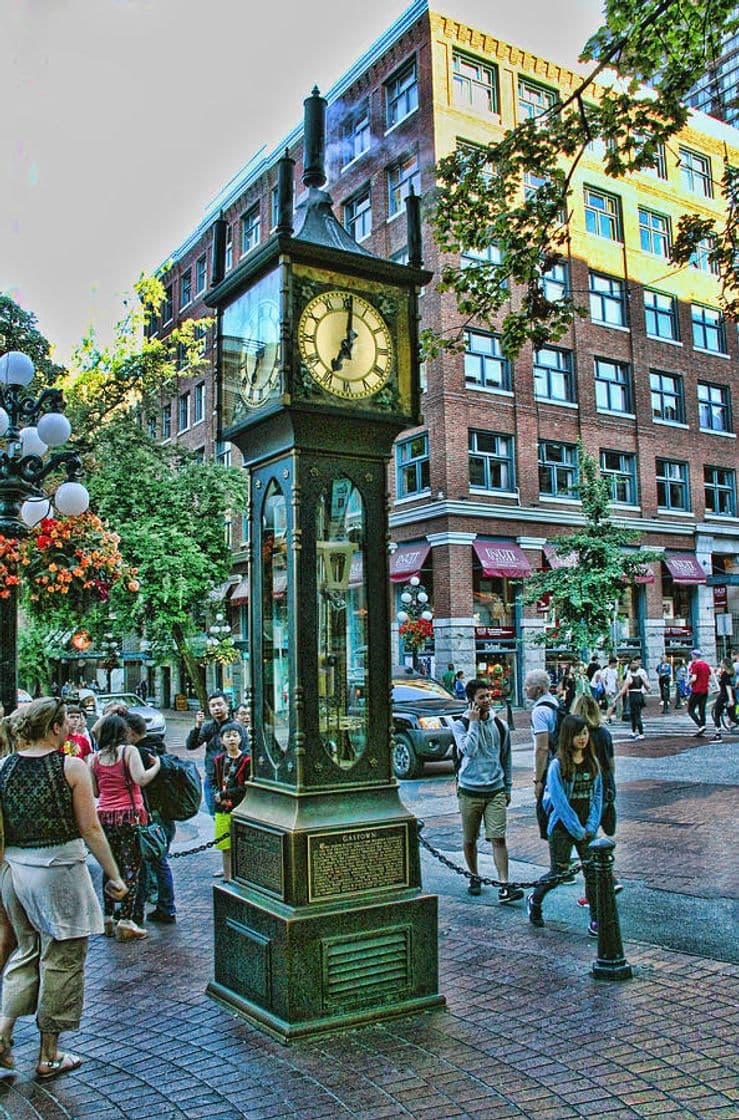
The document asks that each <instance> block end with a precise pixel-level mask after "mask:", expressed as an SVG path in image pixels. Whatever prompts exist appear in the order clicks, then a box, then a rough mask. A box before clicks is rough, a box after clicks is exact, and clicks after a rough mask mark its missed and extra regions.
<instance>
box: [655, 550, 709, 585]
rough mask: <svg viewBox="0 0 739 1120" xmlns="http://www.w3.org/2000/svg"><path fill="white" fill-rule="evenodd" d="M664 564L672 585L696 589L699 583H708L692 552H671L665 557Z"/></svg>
mask: <svg viewBox="0 0 739 1120" xmlns="http://www.w3.org/2000/svg"><path fill="white" fill-rule="evenodd" d="M665 564H666V566H667V570H668V572H669V573H670V575H671V576H672V579H673V582H674V583H682V584H684V585H685V586H686V587H697V586H698V584H699V583H707V582H708V577H707V576H706V573H705V572H704V571H703V569H702V568H701V566H700V564H699V563H698V557H697V556H696V555H695V553H694V552H673V553H671V554H670V555H669V556H665Z"/></svg>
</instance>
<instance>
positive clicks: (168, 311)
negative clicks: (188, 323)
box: [162, 284, 174, 323]
mask: <svg viewBox="0 0 739 1120" xmlns="http://www.w3.org/2000/svg"><path fill="white" fill-rule="evenodd" d="M173 318H174V288H173V286H172V284H167V286H166V288H165V289H164V310H163V311H162V322H163V323H169V322H171V321H172V319H173Z"/></svg>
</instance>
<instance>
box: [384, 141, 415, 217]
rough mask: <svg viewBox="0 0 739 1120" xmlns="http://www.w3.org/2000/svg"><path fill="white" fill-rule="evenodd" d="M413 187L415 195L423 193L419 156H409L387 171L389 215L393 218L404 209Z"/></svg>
mask: <svg viewBox="0 0 739 1120" xmlns="http://www.w3.org/2000/svg"><path fill="white" fill-rule="evenodd" d="M411 187H413V191H414V193H415V194H420V193H421V173H420V171H419V169H418V156H415V155H414V156H407V157H406V158H405V159H402V160H398V162H397V163H394V164H393V166H392V167H389V168H388V171H387V196H388V197H387V202H388V206H387V208H388V214H389V215H390V217H392V216H393V215H394V214H399V213H400V211H401V210H402V209H403V203H404V202H405V198H406V195H408V194H409V193H410V189H411Z"/></svg>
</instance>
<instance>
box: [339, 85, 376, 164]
mask: <svg viewBox="0 0 739 1120" xmlns="http://www.w3.org/2000/svg"><path fill="white" fill-rule="evenodd" d="M371 142H372V134H371V132H370V115H369V98H365V100H364V101H363V102H362V103H361V105H358V106H357V108H356V109H354V110H353V111H352V112H351V113H349V115H348V116H347V117H345V119H344V121H343V122H342V125H341V166H342V167H346V166H347V165H348V164H350V163H351V162H352V160H355V159H358V158H359V157H360V156H361V155H363V154H364V152H367V151H369V147H370V144H371Z"/></svg>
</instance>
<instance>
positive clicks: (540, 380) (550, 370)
mask: <svg viewBox="0 0 739 1120" xmlns="http://www.w3.org/2000/svg"><path fill="white" fill-rule="evenodd" d="M534 396H535V397H536V399H537V400H544V401H556V402H557V403H562V402H564V401H567V402H574V400H575V379H574V377H573V374H572V353H571V351H569V350H559V349H555V348H554V347H553V346H545V347H543V348H542V349H541V350H537V351H535V353H534Z"/></svg>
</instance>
